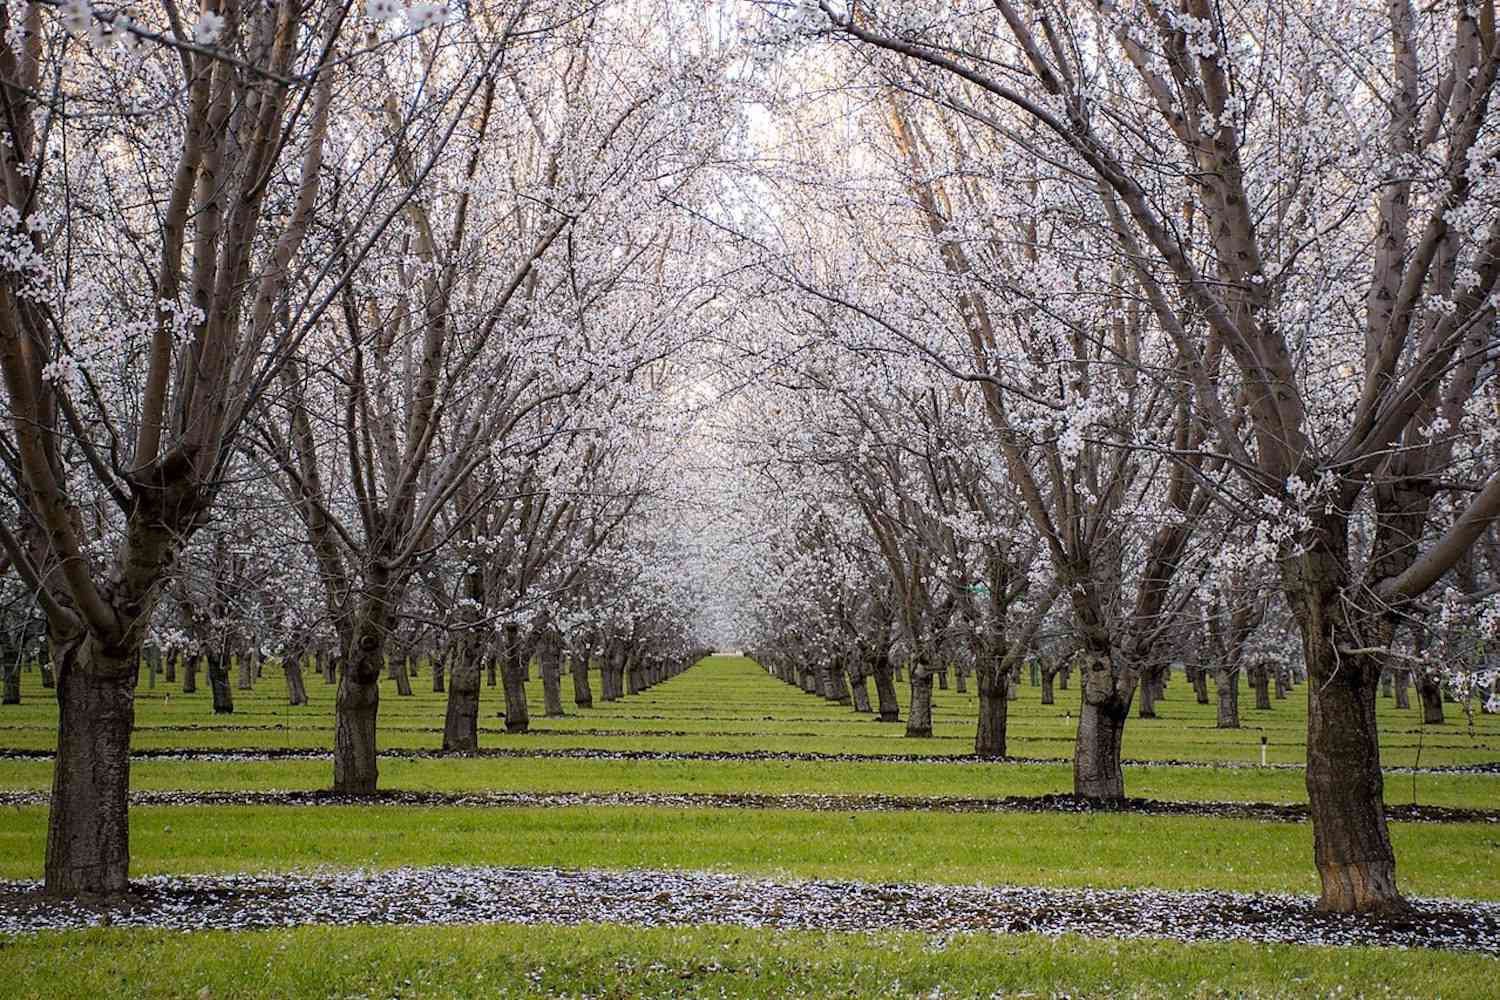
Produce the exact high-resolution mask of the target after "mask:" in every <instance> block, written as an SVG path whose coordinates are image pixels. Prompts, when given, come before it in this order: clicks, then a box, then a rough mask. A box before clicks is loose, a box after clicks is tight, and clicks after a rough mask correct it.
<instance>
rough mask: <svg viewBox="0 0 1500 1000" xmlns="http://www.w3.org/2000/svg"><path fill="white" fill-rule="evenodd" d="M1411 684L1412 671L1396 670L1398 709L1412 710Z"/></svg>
mask: <svg viewBox="0 0 1500 1000" xmlns="http://www.w3.org/2000/svg"><path fill="white" fill-rule="evenodd" d="M1410 682H1411V671H1409V670H1404V669H1400V668H1398V669H1397V670H1396V707H1397V708H1411V695H1410V693H1409V690H1408V685H1409V684H1410Z"/></svg>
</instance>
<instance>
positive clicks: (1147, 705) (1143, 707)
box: [1137, 673, 1156, 719]
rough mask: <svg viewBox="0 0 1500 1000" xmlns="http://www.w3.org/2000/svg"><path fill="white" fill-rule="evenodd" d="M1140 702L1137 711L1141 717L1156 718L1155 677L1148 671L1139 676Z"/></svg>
mask: <svg viewBox="0 0 1500 1000" xmlns="http://www.w3.org/2000/svg"><path fill="white" fill-rule="evenodd" d="M1140 688H1141V704H1140V707H1139V709H1137V711H1138V712H1139V713H1140V717H1141V718H1143V719H1154V718H1156V679H1155V678H1154V677H1152V676H1151V675H1150V674H1149V673H1148V674H1146V675H1144V676H1143V677H1142V678H1141V684H1140Z"/></svg>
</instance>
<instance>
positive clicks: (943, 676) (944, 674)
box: [937, 667, 948, 691]
mask: <svg viewBox="0 0 1500 1000" xmlns="http://www.w3.org/2000/svg"><path fill="white" fill-rule="evenodd" d="M937 682H938V690H939V691H946V690H948V668H947V667H944V668H943V669H942V670H939V671H938V672H937Z"/></svg>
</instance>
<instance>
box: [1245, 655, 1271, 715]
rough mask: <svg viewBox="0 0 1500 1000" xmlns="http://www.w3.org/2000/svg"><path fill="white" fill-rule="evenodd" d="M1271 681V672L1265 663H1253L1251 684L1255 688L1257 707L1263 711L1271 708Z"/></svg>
mask: <svg viewBox="0 0 1500 1000" xmlns="http://www.w3.org/2000/svg"><path fill="white" fill-rule="evenodd" d="M1270 681H1271V673H1270V670H1269V668H1267V666H1266V665H1265V664H1264V663H1256V664H1252V665H1251V667H1250V686H1251V687H1252V688H1254V689H1255V707H1256V709H1258V710H1259V711H1262V712H1269V711H1270V710H1271V687H1270Z"/></svg>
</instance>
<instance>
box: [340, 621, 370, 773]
mask: <svg viewBox="0 0 1500 1000" xmlns="http://www.w3.org/2000/svg"><path fill="white" fill-rule="evenodd" d="M366 639H373V640H374V646H375V648H373V649H370V648H366V649H362V650H360V651H359V653H358V654H357V655H355V656H351V657H349V658H347V659H345V660H344V663H343V669H341V670H340V671H339V689H338V694H337V695H336V697H335V698H334V728H333V790H334V791H335V792H338V793H340V794H341V795H373V794H375V785H376V781H377V779H378V777H379V769H378V767H377V765H376V748H375V724H376V720H377V718H378V716H379V713H380V649H379V645H380V644H379V639H378V638H376V637H375V636H373V635H369V636H366Z"/></svg>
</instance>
